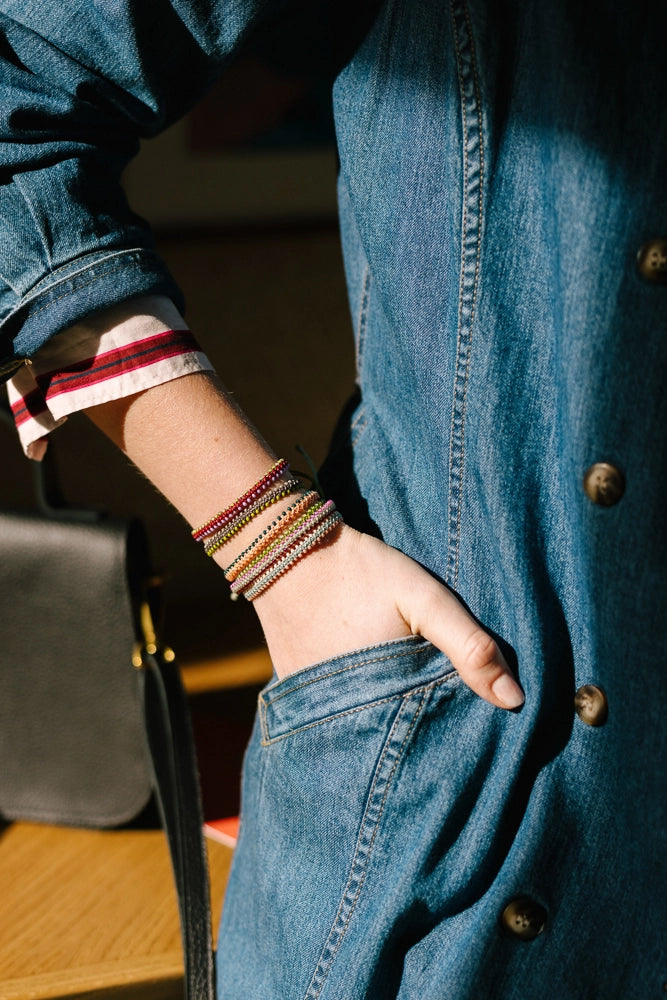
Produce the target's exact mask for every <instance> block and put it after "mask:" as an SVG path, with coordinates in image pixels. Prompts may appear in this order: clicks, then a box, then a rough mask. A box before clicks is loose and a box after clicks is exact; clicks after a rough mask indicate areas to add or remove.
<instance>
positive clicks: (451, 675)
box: [260, 661, 461, 747]
mask: <svg viewBox="0 0 667 1000" xmlns="http://www.w3.org/2000/svg"><path fill="white" fill-rule="evenodd" d="M373 662H376V661H373ZM457 679H458V680H461V678H460V676H459V674H458V673H457V672H456V670H454V668H453V667H452V669H451V670H448V671H447V674H446V675H445V676H444V677H442V676H441V677H436V678H434V679H433V680H432V681H428V683H427V684H424V685H422V686H417V687H414V688H408V689H407V690H406V691H398V692H397V693H396V694H392V695H390V696H389V697H387V698H378V699H377V700H376V701H367V702H364V704H363V705H357V707H356V708H348V709H346V710H345V711H344V712H336V713H335V714H334V715H326V716H324V718H322V719H317V720H315V721H314V722H307V723H305V724H304V725H303V726H299V727H298V728H297V729H290V730H289V731H288V732H286V733H281V734H280V736H269V731H268V729H269V727H268V725H267V722H266V706H265V705H264V704H262V703H261V699H260V721H261V725H262V743H261V745H262V746H263V747H268V746H272V745H273V744H274V743H280V741H281V740H286V739H288V738H289V737H291V736H295V735H296V734H297V733H303V732H305V731H306V730H308V729H314V728H315V727H316V726H322V725H324V723H327V722H333V721H334V720H335V719H344V718H345V716H347V715H356V714H357V713H358V712H365V711H366V710H367V709H369V708H377V706H378V705H388V704H390V702H392V701H396V699H397V698H405V699H407V698H411V697H412V696H413V695H417V694H421V693H423V692H426V691H430V690H435V688H437V687H440V686H441V685H443V684H448V683H449V682H450V681H452V680H457Z"/></svg>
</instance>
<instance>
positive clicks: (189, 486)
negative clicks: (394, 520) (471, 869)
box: [87, 374, 524, 709]
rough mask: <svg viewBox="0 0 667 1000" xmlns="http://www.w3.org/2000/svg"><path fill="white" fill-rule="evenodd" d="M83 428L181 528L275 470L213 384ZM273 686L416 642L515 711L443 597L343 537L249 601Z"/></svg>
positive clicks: (416, 572) (338, 534) (476, 630)
mask: <svg viewBox="0 0 667 1000" xmlns="http://www.w3.org/2000/svg"><path fill="white" fill-rule="evenodd" d="M87 413H88V416H89V417H90V418H91V419H92V420H93V422H94V423H95V424H96V425H97V426H98V427H100V428H101V429H102V430H103V431H104V433H106V434H107V435H108V436H109V437H110V438H111V439H112V440H113V441H114V442H115V443H116V444H117V445H118V446H119V447H120V448H121V449H122V450H123V451H124V452H125V453H126V454H127V456H128V457H129V458H130V459H131V460H132V461H133V462H134V463H135V465H137V466H138V468H139V469H140V470H141V471H142V472H143V473H144V474H145V475H146V476H147V477H148V478H149V479H150V480H151V481H152V482H153V483H154V485H155V486H156V487H157V488H158V489H159V490H160V491H161V492H162V493H163V494H164V496H165V497H166V498H167V499H168V500H169V501H170V502H171V503H172V504H173V505H174V506H175V507H176V508H177V509H178V510H179V511H180V512H181V514H183V516H184V517H185V518H186V520H187V521H188V522H189V523H190V524H191V525H193V526H194V525H198V524H201V523H202V522H205V521H206V520H208V519H209V518H210V517H211V516H213V514H215V513H216V511H218V510H222V509H225V508H226V507H227V506H228V505H229V504H231V503H233V502H234V500H235V499H236V497H238V496H239V495H241V494H243V493H244V492H245V491H246V490H247V489H248V487H249V486H250V485H251V484H252V483H254V482H257V480H258V479H260V478H261V477H262V476H263V475H264V474H265V472H266V471H267V469H268V468H269V467H270V466H271V465H273V463H274V462H275V460H276V458H275V455H274V454H273V452H272V451H271V450H270V449H269V448H268V446H267V445H266V444H265V442H264V441H263V440H262V438H261V437H260V435H259V434H258V433H257V432H256V431H255V429H254V428H253V427H252V425H251V424H250V423H249V422H248V420H247V419H246V417H245V416H244V415H243V413H241V411H240V410H239V409H238V407H237V406H236V405H235V403H234V402H233V400H232V399H231V397H230V396H229V394H228V393H227V392H226V390H225V389H224V387H223V386H222V385H221V383H220V382H219V381H218V380H217V378H215V377H214V376H210V375H205V374H193V375H186V376H184V377H182V378H179V379H175V380H174V381H171V382H168V383H165V384H163V385H158V386H155V387H153V388H151V389H147V390H145V391H144V392H141V393H137V394H136V395H134V396H129V397H126V398H124V399H120V400H115V401H112V402H109V403H104V404H101V405H100V406H96V407H92V408H90V409H89V410H88V411H87ZM276 513H277V511H276V510H273V511H268V512H264V515H263V516H260V517H258V518H257V519H256V520H255V521H254V522H253V525H254V527H249V528H245V529H244V530H243V532H241V533H240V534H239V536H238V538H236V537H235V539H234V540H233V542H231V543H229V544H228V545H225V546H224V548H223V549H222V550H220V551H219V552H218V553H216V555H215V556H214V558H215V560H216V562H218V563H219V565H221V566H224V565H227V564H228V563H230V562H231V561H232V560H233V559H234V558H235V557H236V556H237V555H238V554H239V553H240V552H241V551H242V549H244V548H245V547H246V545H247V544H248V541H249V540H250V539H251V538H252V537H254V535H255V534H257V533H258V532H260V531H261V530H262V529H263V527H265V526H266V524H267V523H269V522H270V521H271V520H272V519H273V517H275V514H276ZM255 609H256V611H257V614H258V615H259V618H260V621H261V623H262V628H263V629H264V634H265V637H266V641H267V644H268V648H269V653H270V654H271V657H272V660H273V665H274V667H275V670H276V672H277V674H278V676H279V677H284V676H286V675H287V674H289V673H291V672H293V671H295V670H298V669H301V668H303V667H305V666H307V665H308V664H310V663H315V662H318V661H320V660H325V659H329V658H331V657H333V656H337V655H339V654H341V653H345V652H349V651H350V650H353V649H359V648H363V647H364V646H369V645H375V644H377V643H381V642H385V641H388V640H391V639H397V638H401V637H403V636H408V635H421V636H423V637H424V638H425V639H428V640H429V641H430V642H432V643H433V644H434V645H435V646H437V647H438V648H439V649H441V650H442V652H443V653H445V655H446V656H447V657H448V658H449V659H450V661H451V663H452V665H453V666H454V667H455V669H456V670H457V671H458V673H459V674H460V675H461V677H462V679H463V680H464V681H465V683H466V684H468V686H469V687H470V688H472V690H473V691H475V692H476V693H477V694H478V695H479V696H480V697H481V698H484V699H486V701H488V702H490V703H491V704H492V705H496V706H498V707H499V708H505V709H511V708H517V707H519V705H521V704H522V703H523V701H524V696H523V692H522V691H521V688H520V687H519V685H518V684H517V682H516V680H515V679H514V677H513V675H512V673H511V671H510V669H509V667H508V665H507V663H506V662H505V660H504V658H503V656H502V653H501V651H500V649H499V648H498V646H497V644H496V643H495V642H494V640H493V639H492V638H491V636H489V634H488V633H487V632H485V631H484V629H483V628H481V627H480V626H479V625H478V624H477V622H476V621H475V620H474V619H473V618H472V616H471V615H470V614H469V613H468V611H467V610H466V609H465V608H464V607H463V605H462V604H461V603H460V602H459V601H458V600H457V598H456V597H455V596H454V594H453V593H452V592H451V591H450V590H448V589H447V588H446V587H445V586H443V585H442V584H441V583H440V582H439V581H438V580H436V579H434V578H433V577H432V576H431V575H430V574H429V573H428V572H427V571H426V570H425V569H424V568H423V567H421V566H420V565H419V564H418V563H415V562H414V561H413V560H412V559H410V558H408V556H406V555H404V554H403V553H401V552H399V551H397V550H396V549H393V548H391V547H390V546H388V545H386V544H385V543H384V542H382V541H380V540H379V539H377V538H373V537H371V536H370V535H364V534H360V533H359V532H357V531H355V530H354V529H352V528H350V527H349V526H347V525H342V526H341V527H340V528H338V529H337V530H336V531H335V532H334V533H332V535H331V536H329V538H328V539H326V540H325V541H324V542H323V544H321V545H320V546H318V547H317V548H316V549H315V550H313V551H312V552H310V553H309V554H308V555H307V556H306V557H305V558H303V559H301V560H300V561H299V562H298V563H297V564H296V565H295V566H294V567H293V568H292V569H290V570H289V572H287V573H285V574H284V576H282V577H280V578H279V579H278V580H277V581H276V582H275V583H274V584H273V585H272V586H271V587H270V588H269V589H268V590H267V591H265V593H263V594H262V595H261V596H260V597H259V598H258V599H257V600H256V601H255Z"/></svg>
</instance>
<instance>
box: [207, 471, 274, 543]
mask: <svg viewBox="0 0 667 1000" xmlns="http://www.w3.org/2000/svg"><path fill="white" fill-rule="evenodd" d="M288 468H289V463H288V462H287V461H286V460H285V459H284V458H281V459H280V460H279V461H278V462H276V464H275V465H273V466H271V468H270V469H269V471H268V472H267V473H266V475H265V476H262V478H261V479H260V480H258V481H257V482H256V483H255V485H254V486H251V487H250V489H249V490H248V491H247V492H246V493H244V494H243V495H242V496H240V497H239V498H238V500H235V501H234V503H233V504H231V506H229V507H227V508H226V509H225V510H221V511H219V513H217V514H216V515H215V516H214V517H212V518H211V520H210V521H207V522H206V523H205V524H201V525H200V526H199V527H198V528H195V529H194V530H193V531H192V537H193V538H194V539H195V541H197V542H199V541H201V540H202V539H203V538H206V537H207V536H208V535H212V534H213V533H214V532H216V531H218V530H219V529H220V528H222V527H224V525H225V524H227V523H228V522H229V521H232V520H233V519H234V518H235V517H237V516H238V515H239V514H241V513H242V512H243V511H244V510H246V509H247V508H248V507H250V506H251V505H252V504H253V503H254V502H255V501H256V500H258V499H259V498H260V497H261V496H262V495H263V494H264V493H265V492H266V490H267V489H268V488H269V486H272V485H273V484H274V483H275V482H277V481H278V480H279V479H280V477H281V476H283V475H284V474H285V473H286V472H287V470H288Z"/></svg>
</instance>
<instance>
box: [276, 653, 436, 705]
mask: <svg viewBox="0 0 667 1000" xmlns="http://www.w3.org/2000/svg"><path fill="white" fill-rule="evenodd" d="M389 642H413V643H414V644H415V645H417V644H419V643H423V644H424V645H432V643H429V642H428V640H427V639H423V638H422V637H421V636H405V638H404V639H390V640H389ZM381 645H382V646H385V645H386V644H385V643H382V644H381ZM371 649H373V646H364V647H362V648H361V649H358V650H357V649H353V650H352V651H351V652H350V653H341V654H340V655H339V656H332V657H331V659H330V660H321V661H320V663H322V664H323V663H327V662H329V663H332V664H334V663H336V662H338V661H340V660H347V659H348V658H349V657H350V656H357V655H359V656H360V655H361V654H362V653H364V652H365V651H366V650H371ZM414 654H415V650H414V649H413V648H410V649H403V650H400V651H397V652H395V653H388V654H387V655H386V656H376V657H374V658H373V659H370V660H367V659H364V660H363V662H362V663H360V662H357V661H355V662H354V663H349V664H348V665H347V666H346V667H341V668H340V669H339V670H330V671H329V672H328V673H326V674H318V675H317V677H311V678H310V679H309V680H304V681H303V683H301V684H297V685H296V687H290V688H289V690H288V691H279V693H278V694H277V695H276V696H275V698H270V697H267V695H268V694H269V691H266V692H264V693H263V694H261V695H260V700H261V701H262V702H264V704H265V705H267V706H268V705H273V704H275V702H277V701H280V699H281V698H286V697H287V695H290V694H292V693H293V692H294V691H301V690H302V688H305V687H308V686H309V685H310V684H317V683H318V681H324V680H327V679H328V678H329V677H336V676H337V675H338V674H344V673H345V672H346V671H347V670H354V669H356V668H357V667H366V666H370V665H371V664H372V663H384V662H386V661H387V660H397V659H400V657H402V656H414ZM443 655H444V654H443ZM317 666H318V664H317V663H313V664H312V666H309V667H304V668H303V670H304V672H305V671H309V670H314V669H315V668H316V667H317ZM299 673H301V671H300V670H295V671H294V673H293V674H288V676H287V677H285V678H283V680H285V681H287V680H289V678H290V677H296V675H297V674H299ZM282 683H283V681H282V680H281V681H279V682H278V686H279V687H280V686H282Z"/></svg>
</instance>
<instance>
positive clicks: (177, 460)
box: [86, 373, 276, 551]
mask: <svg viewBox="0 0 667 1000" xmlns="http://www.w3.org/2000/svg"><path fill="white" fill-rule="evenodd" d="M86 412H87V414H88V416H89V417H90V418H91V420H92V421H93V422H94V423H95V424H96V425H97V426H98V427H99V428H100V429H101V430H102V431H104V433H105V434H106V435H107V436H108V437H109V438H111V440H112V441H114V443H115V444H117V445H118V447H119V448H121V449H122V450H123V451H124V452H125V454H126V455H127V456H128V457H129V458H130V459H131V460H132V462H134V464H135V465H136V466H137V467H138V468H139V469H140V470H141V471H142V472H143V474H144V475H145V476H147V478H148V479H150V480H151V482H152V483H153V484H154V485H155V486H156V487H157V488H158V489H159V490H160V492H161V493H163V494H164V496H165V497H166V498H167V499H168V500H169V501H170V503H172V504H173V505H174V507H176V508H177V509H178V510H179V511H180V513H181V514H182V515H183V517H184V518H185V519H186V521H188V523H189V524H190V525H192V526H193V527H194V526H195V525H197V524H200V523H201V522H203V521H205V520H207V519H208V518H210V517H211V516H212V515H213V514H215V512H216V510H221V509H223V508H225V507H227V506H228V505H229V504H231V503H233V501H234V500H235V499H236V497H238V496H239V495H240V494H242V493H243V492H244V491H245V490H246V489H247V488H248V487H249V486H250V485H251V484H252V483H254V482H256V481H257V480H258V479H259V478H260V477H261V476H263V475H264V473H265V472H266V471H267V469H268V468H269V467H270V466H271V465H272V464H273V463H274V462H275V461H276V456H275V454H274V453H273V452H272V451H271V449H270V448H269V446H268V445H267V444H266V442H264V441H263V439H262V438H261V436H260V435H259V433H258V432H257V431H256V430H255V429H254V428H253V427H252V426H251V424H250V423H249V421H248V420H247V419H246V417H245V416H244V415H243V414H242V413H241V411H240V410H239V408H238V407H237V406H236V405H235V403H234V402H233V400H232V398H231V396H230V395H229V394H228V393H227V392H226V391H225V389H224V387H223V386H222V384H221V382H220V380H219V379H218V378H217V377H216V376H214V375H209V374H199V373H198V374H193V375H186V376H184V377H183V378H179V379H174V380H173V381H171V382H168V383H166V384H165V385H159V386H155V387H154V388H151V389H147V390H146V391H145V392H141V393H138V394H137V395H134V396H130V397H127V398H125V399H119V400H115V401H112V402H109V403H105V404H103V405H102V406H95V407H92V408H90V409H89V410H87V411H86ZM232 548H234V546H232ZM229 551H231V549H230V550H229Z"/></svg>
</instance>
